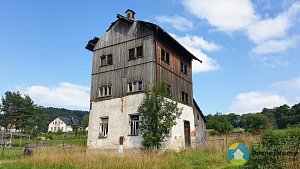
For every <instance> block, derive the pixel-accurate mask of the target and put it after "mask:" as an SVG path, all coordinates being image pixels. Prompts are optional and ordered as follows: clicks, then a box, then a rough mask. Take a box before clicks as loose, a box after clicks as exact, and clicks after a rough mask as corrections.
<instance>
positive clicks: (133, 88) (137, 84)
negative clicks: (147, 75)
mask: <svg viewBox="0 0 300 169" xmlns="http://www.w3.org/2000/svg"><path fill="white" fill-rule="evenodd" d="M143 90H144V82H143V81H142V80H138V81H133V82H128V83H127V93H136V92H141V91H143Z"/></svg>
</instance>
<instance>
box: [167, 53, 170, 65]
mask: <svg viewBox="0 0 300 169" xmlns="http://www.w3.org/2000/svg"><path fill="white" fill-rule="evenodd" d="M166 63H168V64H170V55H169V53H168V52H167V53H166Z"/></svg>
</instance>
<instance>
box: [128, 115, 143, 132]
mask: <svg viewBox="0 0 300 169" xmlns="http://www.w3.org/2000/svg"><path fill="white" fill-rule="evenodd" d="M140 122H141V121H140V115H138V114H129V134H128V136H138V135H139V134H140Z"/></svg>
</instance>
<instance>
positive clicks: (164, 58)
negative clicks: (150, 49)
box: [160, 49, 170, 64]
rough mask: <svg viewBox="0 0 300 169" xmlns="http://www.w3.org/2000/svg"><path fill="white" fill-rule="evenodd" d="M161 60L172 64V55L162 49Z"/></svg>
mask: <svg viewBox="0 0 300 169" xmlns="http://www.w3.org/2000/svg"><path fill="white" fill-rule="evenodd" d="M160 56H161V60H162V61H164V62H166V63H168V64H170V54H169V53H168V52H166V51H165V50H163V49H161V52H160Z"/></svg>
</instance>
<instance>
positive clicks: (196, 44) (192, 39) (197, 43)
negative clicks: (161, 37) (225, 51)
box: [172, 34, 221, 51]
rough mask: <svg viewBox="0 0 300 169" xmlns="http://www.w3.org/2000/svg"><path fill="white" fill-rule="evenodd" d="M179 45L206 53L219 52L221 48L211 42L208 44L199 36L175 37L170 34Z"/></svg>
mask: <svg viewBox="0 0 300 169" xmlns="http://www.w3.org/2000/svg"><path fill="white" fill-rule="evenodd" d="M172 36H173V37H174V38H176V39H177V40H178V41H179V42H180V43H182V44H185V46H188V47H192V48H200V49H202V50H206V51H215V50H219V49H220V48H221V47H220V46H219V45H217V44H215V43H213V42H208V41H206V40H205V39H203V38H202V37H200V36H195V35H186V36H182V37H179V36H176V35H174V34H172Z"/></svg>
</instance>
